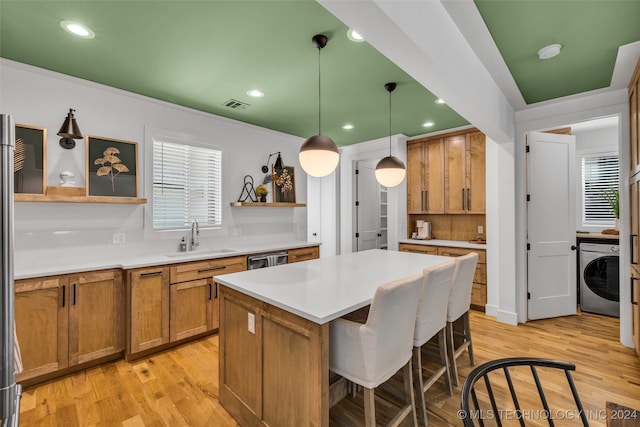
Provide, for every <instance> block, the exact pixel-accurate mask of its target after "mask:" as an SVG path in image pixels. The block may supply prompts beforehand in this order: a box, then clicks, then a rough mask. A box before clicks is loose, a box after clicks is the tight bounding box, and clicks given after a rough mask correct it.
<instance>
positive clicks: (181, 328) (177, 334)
mask: <svg viewBox="0 0 640 427" xmlns="http://www.w3.org/2000/svg"><path fill="white" fill-rule="evenodd" d="M214 286H215V284H214V283H213V279H211V278H207V279H198V280H191V281H189V282H183V283H175V284H172V285H171V316H170V319H171V320H170V324H171V327H170V334H169V336H170V341H172V342H173V341H178V340H181V339H184V338H189V337H192V336H194V335H199V334H202V333H204V332H208V331H212V330H213V329H214V324H213V323H214V322H213V319H214V314H213V311H214V310H213V298H214V291H213V287H214ZM216 327H217V325H216Z"/></svg>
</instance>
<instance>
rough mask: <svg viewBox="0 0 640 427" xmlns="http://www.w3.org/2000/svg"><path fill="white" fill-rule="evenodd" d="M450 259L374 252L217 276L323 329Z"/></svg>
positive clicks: (218, 280)
mask: <svg viewBox="0 0 640 427" xmlns="http://www.w3.org/2000/svg"><path fill="white" fill-rule="evenodd" d="M449 261H451V258H450V257H443V256H437V255H425V254H416V253H409V252H399V251H385V250H380V249H372V250H369V251H363V252H354V253H349V254H343V255H337V256H333V257H326V258H319V259H315V260H311V261H305V262H297V263H292V264H286V265H279V266H275V267H270V268H264V269H259V270H249V271H243V272H240V273H230V274H224V275H221V276H215V277H214V280H215V281H216V282H218V283H221V284H223V285H226V286H228V287H229V288H232V289H235V290H237V291H239V292H242V293H243V294H246V295H250V296H252V297H254V298H257V299H258V300H260V301H263V302H266V303H269V304H272V305H274V306H276V307H279V308H281V309H283V310H286V311H289V312H291V313H294V314H297V315H298V316H301V317H303V318H305V319H308V320H311V321H312V322H315V323H318V324H324V323H327V322H330V321H331V320H334V319H337V318H338V317H340V316H343V315H345V314H347V313H350V312H352V311H354V310H357V309H359V308H361V307H364V306H366V305H368V304H370V303H371V299H372V298H373V295H374V293H375V290H376V288H377V287H378V286H380V285H382V284H384V283H387V282H391V281H394V280H398V279H402V278H404V277H408V276H412V275H414V274H419V273H422V270H423V269H424V268H425V267H428V266H432V265H436V264H440V263H444V262H449Z"/></svg>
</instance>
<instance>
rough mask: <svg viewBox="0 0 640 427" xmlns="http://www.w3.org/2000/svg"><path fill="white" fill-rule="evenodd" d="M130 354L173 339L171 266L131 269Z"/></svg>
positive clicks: (129, 272)
mask: <svg viewBox="0 0 640 427" xmlns="http://www.w3.org/2000/svg"><path fill="white" fill-rule="evenodd" d="M127 281H128V285H127V317H128V322H127V354H132V353H138V352H141V351H145V350H149V349H151V348H154V347H158V346H160V345H163V344H166V343H168V342H169V267H147V268H138V269H135V270H129V271H128V272H127Z"/></svg>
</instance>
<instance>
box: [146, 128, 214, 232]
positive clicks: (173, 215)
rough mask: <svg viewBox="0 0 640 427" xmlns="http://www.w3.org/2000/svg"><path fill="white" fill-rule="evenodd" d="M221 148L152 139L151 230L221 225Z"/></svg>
mask: <svg viewBox="0 0 640 427" xmlns="http://www.w3.org/2000/svg"><path fill="white" fill-rule="evenodd" d="M221 164H222V151H220V150H215V149H211V148H204V147H201V146H197V145H191V144H185V143H184V142H180V143H177V142H173V141H172V142H169V141H166V140H160V139H156V138H154V139H153V229H154V230H163V229H165V230H169V229H180V228H186V227H189V226H190V225H191V222H192V221H193V220H194V219H195V220H198V222H199V223H200V226H201V227H219V226H221V224H222V218H221V216H222V209H221V207H222V201H221V198H222V191H221V183H220V177H221Z"/></svg>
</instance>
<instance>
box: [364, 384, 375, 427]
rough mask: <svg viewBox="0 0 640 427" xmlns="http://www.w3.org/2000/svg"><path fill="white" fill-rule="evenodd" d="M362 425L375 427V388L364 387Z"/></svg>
mask: <svg viewBox="0 0 640 427" xmlns="http://www.w3.org/2000/svg"><path fill="white" fill-rule="evenodd" d="M364 425H365V427H376V403H375V390H374V389H372V388H367V387H364Z"/></svg>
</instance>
